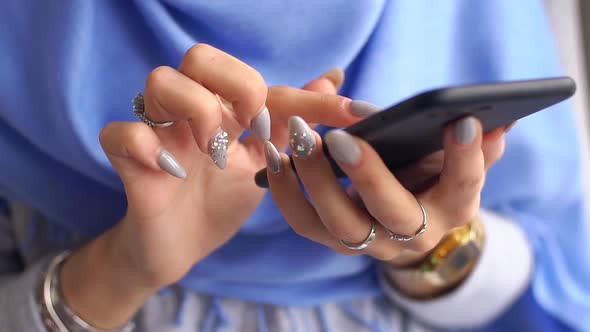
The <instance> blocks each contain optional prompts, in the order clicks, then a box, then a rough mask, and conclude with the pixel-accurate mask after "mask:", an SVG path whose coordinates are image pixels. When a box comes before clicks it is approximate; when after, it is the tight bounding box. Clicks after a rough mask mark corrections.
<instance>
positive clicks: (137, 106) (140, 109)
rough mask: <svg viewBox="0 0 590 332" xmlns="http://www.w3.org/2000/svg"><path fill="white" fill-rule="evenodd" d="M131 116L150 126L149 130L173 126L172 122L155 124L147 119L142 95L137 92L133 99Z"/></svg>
mask: <svg viewBox="0 0 590 332" xmlns="http://www.w3.org/2000/svg"><path fill="white" fill-rule="evenodd" d="M133 114H135V116H137V117H138V118H139V120H141V122H143V123H145V124H146V125H148V126H150V128H155V127H159V128H166V127H170V126H171V125H173V124H174V121H166V122H156V121H152V120H151V119H150V118H148V117H147V115H146V114H145V110H144V103H143V94H142V93H141V92H138V93H137V94H136V95H135V98H133Z"/></svg>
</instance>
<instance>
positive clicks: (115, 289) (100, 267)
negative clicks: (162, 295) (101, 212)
mask: <svg viewBox="0 0 590 332" xmlns="http://www.w3.org/2000/svg"><path fill="white" fill-rule="evenodd" d="M113 240H114V232H113V230H111V231H108V232H106V233H104V234H103V235H101V236H100V237H98V238H97V239H95V240H94V241H92V242H90V243H88V244H87V245H85V246H84V247H81V248H80V249H78V250H76V251H75V252H74V253H72V255H71V256H70V257H68V259H67V260H66V261H65V262H64V263H63V265H62V267H61V271H60V273H59V278H60V284H61V290H62V294H63V297H64V301H65V303H66V304H67V305H68V306H69V307H70V308H71V309H72V311H73V312H74V313H75V314H77V315H78V316H79V317H80V318H82V319H84V320H85V321H86V322H88V323H89V324H91V325H93V326H95V327H98V328H102V329H111V328H114V327H118V326H121V325H123V324H125V323H126V322H128V321H129V320H130V319H131V318H132V316H133V315H134V314H135V313H136V312H137V311H138V310H139V309H140V308H141V307H142V306H143V304H144V303H145V301H146V300H147V299H148V298H149V297H150V296H151V295H152V294H154V293H155V292H156V291H157V290H158V289H157V288H156V287H149V286H146V284H145V283H143V282H142V280H141V278H140V276H139V274H137V273H136V272H135V271H133V270H132V268H131V267H130V266H129V264H127V263H126V259H125V255H124V254H122V253H121V252H117V246H116V243H115V242H114V241H113Z"/></svg>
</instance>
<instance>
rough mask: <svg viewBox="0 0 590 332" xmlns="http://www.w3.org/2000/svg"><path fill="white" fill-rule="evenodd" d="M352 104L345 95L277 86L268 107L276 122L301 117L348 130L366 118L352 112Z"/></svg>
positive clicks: (273, 87) (269, 96)
mask: <svg viewBox="0 0 590 332" xmlns="http://www.w3.org/2000/svg"><path fill="white" fill-rule="evenodd" d="M351 102H352V101H351V100H350V99H349V98H346V97H343V96H338V95H333V94H326V93H320V92H314V91H307V90H301V89H297V88H292V87H289V86H284V85H277V86H272V87H270V88H269V89H268V96H267V99H266V106H267V107H268V108H269V109H270V110H271V116H272V119H273V122H276V121H280V122H287V121H288V120H289V118H290V117H291V116H293V115H297V116H300V117H302V118H303V119H305V120H306V121H307V122H311V123H319V124H323V125H326V126H331V127H346V126H349V125H351V124H353V123H356V122H358V121H359V120H361V119H362V118H361V117H359V116H357V115H355V114H354V113H353V112H352V107H351Z"/></svg>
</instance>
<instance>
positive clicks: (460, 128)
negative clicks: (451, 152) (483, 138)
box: [455, 116, 477, 145]
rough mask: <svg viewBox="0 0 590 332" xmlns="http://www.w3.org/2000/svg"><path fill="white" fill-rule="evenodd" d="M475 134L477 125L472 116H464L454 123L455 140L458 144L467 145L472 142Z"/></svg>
mask: <svg viewBox="0 0 590 332" xmlns="http://www.w3.org/2000/svg"><path fill="white" fill-rule="evenodd" d="M475 134H477V125H476V123H475V119H474V118H473V117H471V116H470V117H466V118H464V119H461V120H459V123H457V125H455V140H457V142H458V143H459V144H463V145H468V144H471V142H473V139H474V138H475Z"/></svg>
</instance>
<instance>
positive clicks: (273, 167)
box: [264, 141, 281, 174]
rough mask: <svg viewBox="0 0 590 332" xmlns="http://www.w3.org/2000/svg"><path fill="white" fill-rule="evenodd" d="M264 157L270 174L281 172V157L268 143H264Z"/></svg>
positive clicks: (272, 145)
mask: <svg viewBox="0 0 590 332" xmlns="http://www.w3.org/2000/svg"><path fill="white" fill-rule="evenodd" d="M264 157H265V158H266V165H267V166H268V169H270V172H271V173H272V174H277V173H279V172H280V171H281V155H280V154H279V151H278V150H277V148H276V147H275V146H274V144H272V143H271V142H270V141H265V142H264Z"/></svg>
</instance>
